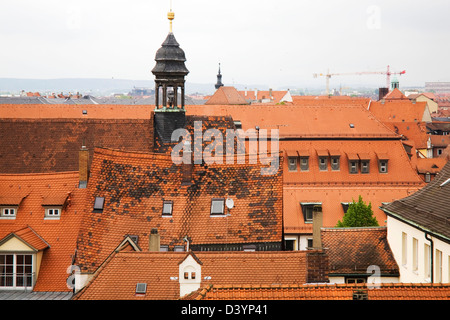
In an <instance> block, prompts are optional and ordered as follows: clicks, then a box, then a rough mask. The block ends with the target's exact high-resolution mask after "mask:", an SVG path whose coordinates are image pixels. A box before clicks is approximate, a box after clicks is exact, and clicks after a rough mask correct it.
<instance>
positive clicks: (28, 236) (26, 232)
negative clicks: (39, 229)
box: [0, 226, 50, 251]
mask: <svg viewBox="0 0 450 320" xmlns="http://www.w3.org/2000/svg"><path fill="white" fill-rule="evenodd" d="M13 237H15V238H17V239H19V240H20V241H22V242H23V243H24V244H25V245H27V246H29V247H30V249H32V250H34V251H42V250H44V249H47V248H49V247H50V246H49V244H48V243H47V242H46V241H45V240H44V239H43V238H42V237H41V236H39V235H38V234H37V233H36V232H35V231H34V230H33V229H32V228H30V227H29V226H27V227H25V228H23V229H20V230H17V231H14V232H12V233H10V234H9V235H7V236H6V237H5V238H3V239H0V245H2V244H4V243H5V242H8V241H9V240H10V239H11V238H13Z"/></svg>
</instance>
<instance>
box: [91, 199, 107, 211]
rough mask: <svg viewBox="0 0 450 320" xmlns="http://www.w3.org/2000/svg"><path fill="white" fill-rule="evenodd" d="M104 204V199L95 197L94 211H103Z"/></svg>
mask: <svg viewBox="0 0 450 320" xmlns="http://www.w3.org/2000/svg"><path fill="white" fill-rule="evenodd" d="M104 204H105V198H104V197H95V202H94V210H98V211H101V210H103V206H104Z"/></svg>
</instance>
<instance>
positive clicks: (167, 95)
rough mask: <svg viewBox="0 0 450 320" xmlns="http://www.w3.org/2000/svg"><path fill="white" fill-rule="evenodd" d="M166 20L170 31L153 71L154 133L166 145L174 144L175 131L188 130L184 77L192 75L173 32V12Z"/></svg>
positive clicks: (160, 49)
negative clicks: (185, 128)
mask: <svg viewBox="0 0 450 320" xmlns="http://www.w3.org/2000/svg"><path fill="white" fill-rule="evenodd" d="M167 18H168V19H169V21H170V31H169V34H168V35H167V37H166V40H164V42H163V43H162V45H161V48H159V49H158V51H156V56H155V61H156V65H155V67H154V68H153V69H152V73H153V75H154V76H155V114H154V125H155V131H156V132H155V133H156V135H157V136H158V139H159V141H161V142H162V143H163V144H169V143H170V142H171V136H172V132H173V131H174V130H176V129H179V128H184V126H185V123H186V110H185V108H184V106H185V105H184V103H185V90H184V85H185V79H184V77H185V76H186V75H187V74H188V73H189V70H188V69H187V68H186V66H185V64H184V63H185V61H186V56H185V54H184V51H183V50H182V49H181V48H180V45H179V44H178V42H177V40H176V39H175V36H174V34H173V32H172V20H173V19H174V18H175V14H174V13H173V12H172V9H170V12H169V13H168V14H167Z"/></svg>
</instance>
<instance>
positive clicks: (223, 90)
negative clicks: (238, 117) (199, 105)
mask: <svg viewBox="0 0 450 320" xmlns="http://www.w3.org/2000/svg"><path fill="white" fill-rule="evenodd" d="M205 104H206V105H224V104H225V105H228V104H229V105H246V104H248V102H247V101H245V99H244V98H243V97H242V95H241V94H240V93H239V92H238V91H237V90H236V88H235V87H226V86H223V87H220V88H219V89H217V90H216V92H214V94H213V95H212V96H211V97H210V98H209V99H208V100H207V101H206V102H205Z"/></svg>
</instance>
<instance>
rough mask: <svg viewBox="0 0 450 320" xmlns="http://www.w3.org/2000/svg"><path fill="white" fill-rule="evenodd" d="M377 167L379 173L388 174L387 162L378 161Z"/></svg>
mask: <svg viewBox="0 0 450 320" xmlns="http://www.w3.org/2000/svg"><path fill="white" fill-rule="evenodd" d="M378 167H379V170H380V173H387V172H388V161H387V160H380V161H379V162H378Z"/></svg>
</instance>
